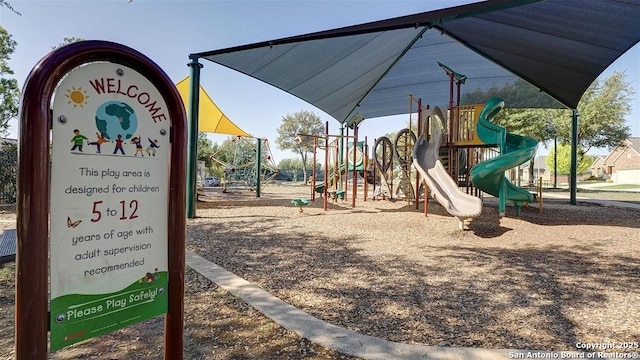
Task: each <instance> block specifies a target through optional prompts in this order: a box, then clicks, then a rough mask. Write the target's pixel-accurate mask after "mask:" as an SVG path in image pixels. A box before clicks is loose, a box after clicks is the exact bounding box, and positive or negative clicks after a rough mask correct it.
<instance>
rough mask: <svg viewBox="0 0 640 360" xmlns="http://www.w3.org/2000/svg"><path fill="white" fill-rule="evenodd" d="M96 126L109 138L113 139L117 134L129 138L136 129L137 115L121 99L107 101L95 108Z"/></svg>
mask: <svg viewBox="0 0 640 360" xmlns="http://www.w3.org/2000/svg"><path fill="white" fill-rule="evenodd" d="M96 127H97V128H98V131H99V132H101V133H102V135H103V136H104V137H105V138H107V139H109V140H115V139H116V138H117V137H118V135H122V138H123V139H130V138H131V137H132V136H133V135H134V134H135V132H136V130H137V129H138V117H137V116H136V113H135V111H133V109H132V108H131V106H129V105H127V104H125V103H123V102H122V101H107V102H106V103H104V104H102V105H100V106H98V109H97V110H96Z"/></svg>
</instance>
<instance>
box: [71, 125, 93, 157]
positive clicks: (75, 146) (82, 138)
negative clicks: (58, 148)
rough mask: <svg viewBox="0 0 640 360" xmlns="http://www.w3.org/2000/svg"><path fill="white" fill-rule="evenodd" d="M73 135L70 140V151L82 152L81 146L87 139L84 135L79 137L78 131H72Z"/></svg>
mask: <svg viewBox="0 0 640 360" xmlns="http://www.w3.org/2000/svg"><path fill="white" fill-rule="evenodd" d="M73 134H74V136H73V139H71V142H72V143H73V147H72V148H71V151H74V150H76V149H78V151H80V152H82V144H83V143H84V141H85V140H89V138H87V137H86V136H84V135H81V134H80V130H78V129H74V130H73Z"/></svg>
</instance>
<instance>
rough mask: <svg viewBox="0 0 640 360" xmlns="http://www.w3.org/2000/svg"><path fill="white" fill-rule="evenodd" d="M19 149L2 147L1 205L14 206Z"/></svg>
mask: <svg viewBox="0 0 640 360" xmlns="http://www.w3.org/2000/svg"><path fill="white" fill-rule="evenodd" d="M0 143H1V142H0ZM17 169H18V147H17V146H16V144H12V143H9V142H6V143H4V144H2V145H0V204H14V203H15V202H16V194H17V186H18V184H17V183H18V182H17Z"/></svg>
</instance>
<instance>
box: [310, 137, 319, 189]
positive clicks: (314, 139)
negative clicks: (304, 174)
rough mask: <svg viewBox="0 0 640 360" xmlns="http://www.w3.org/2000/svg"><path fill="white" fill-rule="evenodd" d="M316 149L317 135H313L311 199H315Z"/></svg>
mask: <svg viewBox="0 0 640 360" xmlns="http://www.w3.org/2000/svg"><path fill="white" fill-rule="evenodd" d="M317 151H318V137H317V136H314V137H313V167H312V169H313V171H312V172H311V173H312V174H313V177H312V178H311V201H316V176H317V175H318V174H317V171H316V161H317V160H316V152H317Z"/></svg>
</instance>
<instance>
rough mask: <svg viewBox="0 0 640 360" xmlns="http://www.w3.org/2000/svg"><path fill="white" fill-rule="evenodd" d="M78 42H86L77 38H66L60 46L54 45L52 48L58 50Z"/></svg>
mask: <svg viewBox="0 0 640 360" xmlns="http://www.w3.org/2000/svg"><path fill="white" fill-rule="evenodd" d="M78 41H84V39H83V38H79V37H75V36H65V37H64V38H63V39H62V42H61V43H60V44H58V45H54V46H52V47H51V48H52V49H57V48H59V47H61V46H65V45H69V44H72V43H74V42H78Z"/></svg>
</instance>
